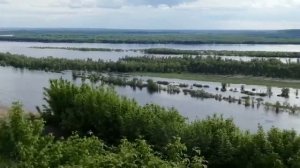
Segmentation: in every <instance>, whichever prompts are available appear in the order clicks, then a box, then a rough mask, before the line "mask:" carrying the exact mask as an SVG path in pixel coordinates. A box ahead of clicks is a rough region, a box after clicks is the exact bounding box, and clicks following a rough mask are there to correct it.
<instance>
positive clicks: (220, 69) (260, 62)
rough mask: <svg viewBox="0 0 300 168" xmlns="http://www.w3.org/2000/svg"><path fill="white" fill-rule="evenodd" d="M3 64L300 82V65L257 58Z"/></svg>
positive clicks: (15, 60) (4, 60)
mask: <svg viewBox="0 0 300 168" xmlns="http://www.w3.org/2000/svg"><path fill="white" fill-rule="evenodd" d="M0 65H2V66H14V67H17V68H28V69H37V70H52V71H62V70H83V71H84V70H86V71H97V72H103V71H109V72H155V73H174V72H176V73H184V72H189V73H203V74H220V75H252V76H265V77H276V78H291V79H300V64H298V63H289V64H284V63H282V62H280V61H279V60H277V59H268V60H264V59H253V60H251V61H249V62H245V61H234V60H222V59H220V58H214V57H207V58H203V57H201V56H196V57H190V56H186V57H159V58H158V57H125V58H123V59H120V60H118V61H117V62H111V61H109V62H107V61H102V60H98V61H93V60H91V59H87V60H69V59H63V58H53V57H47V58H32V57H26V56H20V55H13V54H9V53H0Z"/></svg>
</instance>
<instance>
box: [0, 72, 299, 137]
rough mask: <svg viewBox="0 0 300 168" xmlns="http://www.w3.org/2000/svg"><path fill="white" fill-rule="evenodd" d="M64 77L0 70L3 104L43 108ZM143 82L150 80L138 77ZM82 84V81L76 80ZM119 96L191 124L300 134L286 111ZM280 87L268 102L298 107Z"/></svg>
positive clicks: (162, 96)
mask: <svg viewBox="0 0 300 168" xmlns="http://www.w3.org/2000/svg"><path fill="white" fill-rule="evenodd" d="M61 77H62V78H64V79H68V80H71V81H72V74H71V72H69V71H66V72H64V73H50V72H42V71H29V70H21V69H16V68H12V67H0V81H1V82H0V105H2V106H10V104H11V103H12V102H14V101H20V102H22V103H23V105H24V108H25V109H26V110H28V111H32V112H35V111H36V110H35V107H36V106H41V105H42V104H43V103H44V102H43V88H44V87H48V86H49V80H50V79H59V78H61ZM139 78H142V79H144V80H146V79H150V77H139ZM151 79H153V80H155V81H157V80H164V81H172V82H178V83H187V84H190V85H192V84H193V83H199V84H205V85H210V88H208V89H205V91H207V92H210V93H214V94H215V93H218V94H222V95H223V96H228V95H231V96H234V97H236V98H239V97H241V96H245V95H241V94H240V93H234V92H229V91H228V92H225V93H222V92H218V91H216V90H215V87H220V86H221V84H220V83H217V82H204V81H203V82H202V81H188V80H178V79H163V78H151ZM74 82H76V83H80V80H77V81H74ZM229 87H230V88H238V89H239V88H240V87H241V84H234V85H233V84H232V85H230V86H229ZM252 88H256V89H257V90H262V91H265V90H266V87H265V86H256V85H245V89H252ZM115 90H116V91H117V93H118V94H120V95H123V96H126V97H129V98H133V99H135V100H136V101H137V102H138V103H140V104H141V105H145V104H148V103H155V104H159V105H161V106H164V107H167V108H171V107H174V108H176V109H177V110H178V111H179V112H180V114H182V115H183V116H185V117H187V119H188V120H189V121H193V120H195V119H204V118H206V117H207V116H211V115H213V114H220V115H223V116H224V117H225V118H229V117H231V118H233V119H234V122H235V123H236V124H237V125H238V126H239V127H240V128H242V129H245V130H250V131H255V130H256V129H257V126H258V124H260V125H262V126H263V127H264V128H265V129H270V128H271V127H272V126H275V127H278V128H281V129H295V130H296V131H298V132H300V116H298V115H297V114H290V113H287V112H280V113H275V112H274V111H272V110H270V111H268V110H266V109H265V108H264V107H263V106H261V107H256V106H255V107H254V108H252V107H245V106H244V105H238V104H236V103H231V104H230V103H228V102H226V101H221V102H219V101H216V100H215V99H196V98H192V97H190V96H188V95H184V94H183V93H182V92H181V93H180V94H177V95H170V94H167V93H166V92H161V93H154V94H150V93H148V91H147V90H146V89H142V90H139V89H137V90H133V89H132V88H130V87H115ZM280 90H281V89H280V88H272V91H273V93H274V96H272V97H270V98H269V97H266V98H264V99H265V102H267V101H270V102H276V101H280V102H288V103H291V104H299V99H296V95H295V93H294V92H295V90H293V89H292V90H291V93H290V95H291V96H290V98H289V99H285V98H281V97H277V96H276V95H277V94H279V93H280Z"/></svg>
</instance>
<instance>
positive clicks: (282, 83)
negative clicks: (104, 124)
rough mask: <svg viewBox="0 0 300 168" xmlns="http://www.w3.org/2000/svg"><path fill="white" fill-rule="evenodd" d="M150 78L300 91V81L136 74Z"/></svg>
mask: <svg viewBox="0 0 300 168" xmlns="http://www.w3.org/2000/svg"><path fill="white" fill-rule="evenodd" d="M134 74H135V75H143V76H149V77H161V78H173V79H184V80H197V81H209V82H225V83H231V84H247V85H263V86H273V87H281V88H283V87H288V88H295V89H300V80H292V79H291V80H290V79H277V78H267V77H252V76H236V75H235V76H233V75H207V74H193V73H134Z"/></svg>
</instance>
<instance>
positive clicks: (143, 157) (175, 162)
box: [0, 104, 205, 168]
mask: <svg viewBox="0 0 300 168" xmlns="http://www.w3.org/2000/svg"><path fill="white" fill-rule="evenodd" d="M0 122H1V127H0V166H1V167H16V168H17V167H20V168H49V167H66V168H67V167H69V168H71V167H120V168H121V167H166V168H167V167H169V168H173V167H178V168H180V167H193V168H203V167H205V166H204V163H205V161H204V160H203V158H202V157H200V156H199V155H195V156H194V157H192V158H187V157H186V155H184V153H185V152H186V146H185V145H184V144H182V143H181V141H180V139H179V138H174V139H173V141H172V142H170V143H168V144H167V145H166V146H165V147H164V150H165V154H164V155H163V154H160V153H158V152H156V151H154V150H153V149H152V148H151V146H150V145H148V144H147V143H146V141H145V140H141V139H137V140H134V141H132V142H129V141H128V140H127V139H122V140H120V142H119V144H118V145H117V146H107V145H106V144H105V143H104V142H103V141H102V140H100V139H98V138H97V137H95V136H89V137H80V136H78V135H76V134H73V135H71V136H69V137H67V138H65V139H57V140H55V138H54V137H53V136H51V135H43V133H42V131H43V129H44V125H43V120H41V119H35V118H30V117H28V116H25V114H24V112H23V111H22V109H21V106H20V105H19V104H15V105H13V107H12V109H11V111H10V112H9V117H8V118H6V119H1V121H0Z"/></svg>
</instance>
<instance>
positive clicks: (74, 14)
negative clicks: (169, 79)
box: [0, 0, 300, 29]
mask: <svg viewBox="0 0 300 168" xmlns="http://www.w3.org/2000/svg"><path fill="white" fill-rule="evenodd" d="M4 1H6V4H4V5H1V4H2V3H3V2H4ZM1 2H2V3H1ZM0 11H1V13H5V15H0V27H24V26H25V27H27V26H28V27H103V28H143V29H149V28H150V29H223V28H226V29H282V28H300V26H299V20H300V15H299V11H300V0H222V1H220V0H152V1H151V0H23V1H20V0H0ZM297 26H298V27H297Z"/></svg>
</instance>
